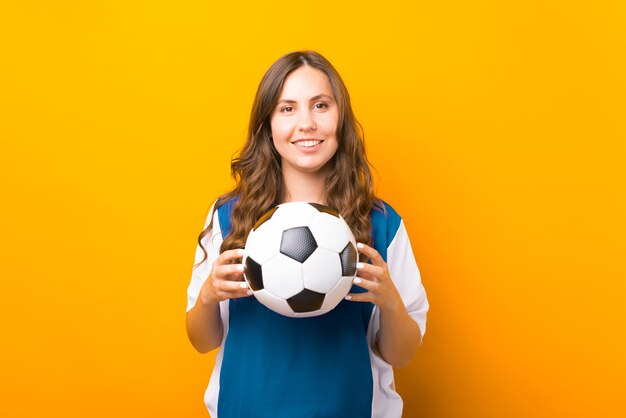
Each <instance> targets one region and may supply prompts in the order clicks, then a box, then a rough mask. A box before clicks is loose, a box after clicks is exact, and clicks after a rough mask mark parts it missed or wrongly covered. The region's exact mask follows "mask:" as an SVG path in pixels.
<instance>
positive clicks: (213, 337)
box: [187, 299, 224, 354]
mask: <svg viewBox="0 0 626 418" xmlns="http://www.w3.org/2000/svg"><path fill="white" fill-rule="evenodd" d="M223 335H224V329H223V326H222V319H221V318H220V305H219V302H205V303H203V302H202V300H201V299H198V301H197V302H196V305H195V306H194V307H193V308H191V310H189V312H187V336H188V337H189V341H191V344H192V345H193V346H194V348H195V349H196V350H198V351H199V352H200V353H203V354H204V353H208V352H209V351H211V350H213V349H215V348H217V347H219V346H220V344H221V343H222V336H223Z"/></svg>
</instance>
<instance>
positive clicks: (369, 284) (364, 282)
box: [352, 277, 380, 293]
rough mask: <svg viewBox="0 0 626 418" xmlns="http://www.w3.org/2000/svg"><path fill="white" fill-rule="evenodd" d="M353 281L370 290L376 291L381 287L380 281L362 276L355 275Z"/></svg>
mask: <svg viewBox="0 0 626 418" xmlns="http://www.w3.org/2000/svg"><path fill="white" fill-rule="evenodd" d="M352 283H354V284H355V285H357V286H359V287H362V288H363V289H365V290H367V291H369V292H374V293H376V292H377V291H378V290H379V289H380V284H379V283H378V282H375V281H372V280H367V279H364V278H362V277H355V278H354V280H352Z"/></svg>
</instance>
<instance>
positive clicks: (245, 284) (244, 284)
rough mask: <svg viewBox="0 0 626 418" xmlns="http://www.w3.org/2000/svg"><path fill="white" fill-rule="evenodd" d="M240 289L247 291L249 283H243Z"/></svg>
mask: <svg viewBox="0 0 626 418" xmlns="http://www.w3.org/2000/svg"><path fill="white" fill-rule="evenodd" d="M239 287H241V288H242V289H245V288H246V287H248V283H246V282H243V283H241V284H240V285H239Z"/></svg>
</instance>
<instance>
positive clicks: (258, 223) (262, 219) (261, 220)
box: [252, 206, 278, 231]
mask: <svg viewBox="0 0 626 418" xmlns="http://www.w3.org/2000/svg"><path fill="white" fill-rule="evenodd" d="M276 209H278V206H274V207H273V208H272V209H270V210H268V211H267V212H265V214H264V215H263V216H261V217H260V218H259V220H258V221H256V223H255V224H254V227H252V230H253V231H256V229H257V228H258V227H260V226H261V225H263V224H264V223H265V221H267V220H268V219H269V218H271V217H272V215H273V214H274V212H276Z"/></svg>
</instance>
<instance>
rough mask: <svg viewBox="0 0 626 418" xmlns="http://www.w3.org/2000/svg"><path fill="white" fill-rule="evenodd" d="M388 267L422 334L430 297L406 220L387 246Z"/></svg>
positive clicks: (424, 329)
mask: <svg viewBox="0 0 626 418" xmlns="http://www.w3.org/2000/svg"><path fill="white" fill-rule="evenodd" d="M387 267H388V269H389V274H390V276H391V278H392V280H393V282H394V284H395V285H396V288H397V289H398V292H400V296H401V297H402V301H403V302H404V306H406V309H407V311H408V312H409V315H410V316H411V318H413V319H414V320H415V322H417V325H418V326H419V328H420V331H421V333H422V336H424V333H425V332H426V314H427V312H428V308H429V305H428V298H427V297H426V290H425V289H424V286H423V285H422V279H421V276H420V271H419V268H418V267H417V263H416V262H415V256H414V255H413V250H412V248H411V242H410V241H409V236H408V233H407V231H406V228H405V226H404V221H401V222H400V226H399V228H398V230H397V232H396V235H395V236H394V238H393V240H392V241H391V244H390V245H389V247H388V248H387Z"/></svg>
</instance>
